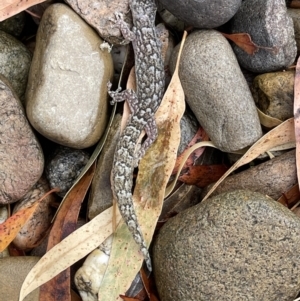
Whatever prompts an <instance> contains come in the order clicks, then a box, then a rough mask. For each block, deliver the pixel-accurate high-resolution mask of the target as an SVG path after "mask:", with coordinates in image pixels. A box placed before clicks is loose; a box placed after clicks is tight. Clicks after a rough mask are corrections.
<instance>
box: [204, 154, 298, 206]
mask: <svg viewBox="0 0 300 301" xmlns="http://www.w3.org/2000/svg"><path fill="white" fill-rule="evenodd" d="M296 183H297V170H296V155H295V150H291V151H289V152H286V153H284V154H282V155H281V156H278V157H276V158H274V159H272V160H268V161H266V162H264V163H261V164H259V165H256V166H253V167H251V168H248V169H246V170H245V171H241V172H239V173H237V174H233V175H230V176H229V177H228V178H226V179H225V180H224V181H223V182H222V183H221V184H220V185H219V186H218V187H217V189H216V190H215V192H214V193H213V194H212V195H217V194H220V193H224V192H228V191H233V190H237V189H249V190H251V191H255V192H260V193H262V194H264V195H268V196H269V197H271V198H273V199H274V200H277V199H278V198H280V197H281V196H282V194H283V193H285V192H286V191H288V190H289V189H290V188H291V187H293V186H294V185H295V184H296ZM212 186H213V184H211V185H209V186H208V187H207V188H205V189H204V190H203V191H202V197H204V196H205V195H206V194H207V192H208V191H209V189H210V188H211V187H212Z"/></svg>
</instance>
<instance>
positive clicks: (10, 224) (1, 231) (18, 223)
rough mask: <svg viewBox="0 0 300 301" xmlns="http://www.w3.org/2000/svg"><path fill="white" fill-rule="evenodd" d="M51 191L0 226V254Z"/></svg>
mask: <svg viewBox="0 0 300 301" xmlns="http://www.w3.org/2000/svg"><path fill="white" fill-rule="evenodd" d="M53 191H54V190H51V191H49V192H48V193H46V194H45V195H44V196H43V197H42V198H40V199H39V200H38V201H37V202H35V203H34V204H33V205H32V206H31V207H27V208H24V209H22V210H19V211H18V212H16V213H15V214H14V215H12V216H11V217H10V218H8V219H7V220H6V221H5V222H4V223H2V224H0V252H2V251H3V250H4V249H5V248H6V247H7V246H8V245H9V244H10V243H11V242H12V241H13V239H14V238H15V237H16V235H17V234H18V233H19V231H20V230H21V228H22V227H23V226H24V225H25V224H26V222H27V221H28V220H29V219H30V218H31V216H32V214H33V213H34V212H35V209H36V207H37V206H38V204H39V202H41V201H42V200H43V199H44V198H45V197H46V196H47V195H48V194H49V193H52V192H53Z"/></svg>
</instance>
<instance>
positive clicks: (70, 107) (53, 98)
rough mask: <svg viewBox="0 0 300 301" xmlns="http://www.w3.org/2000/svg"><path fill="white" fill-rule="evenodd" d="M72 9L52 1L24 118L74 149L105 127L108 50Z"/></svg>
mask: <svg viewBox="0 0 300 301" xmlns="http://www.w3.org/2000/svg"><path fill="white" fill-rule="evenodd" d="M101 43H102V40H101V39H100V38H99V36H98V35H97V34H96V33H95V31H94V30H93V29H92V28H90V27H89V26H88V25H87V24H86V23H85V22H84V21H83V20H82V19H81V18H80V17H79V16H78V15H77V14H76V13H75V12H74V11H73V10H72V9H70V8H69V7H68V6H66V5H64V4H54V5H51V6H50V7H49V8H48V9H47V10H46V11H45V13H44V15H43V17H42V20H41V23H40V26H39V30H38V33H37V41H36V48H35V52H34V56H33V60H32V65H31V69H30V74H29V79H28V86H27V92H26V111H27V116H28V119H29V121H30V122H31V124H32V125H33V127H34V128H35V129H36V130H37V131H38V132H40V133H41V134H42V135H43V136H45V137H46V138H48V139H50V140H52V141H54V142H56V143H59V144H62V145H65V146H68V147H72V148H77V149H82V148H87V147H89V146H91V145H93V144H95V143H96V142H97V141H98V140H99V138H100V137H101V135H102V133H103V132H104V130H105V127H106V121H107V106H108V94H107V87H106V85H107V82H108V81H109V80H110V79H111V77H112V74H113V65H112V58H111V54H110V53H108V52H107V50H103V51H102V50H101V49H100V48H99V46H100V44H101Z"/></svg>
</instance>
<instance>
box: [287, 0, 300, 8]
mask: <svg viewBox="0 0 300 301" xmlns="http://www.w3.org/2000/svg"><path fill="white" fill-rule="evenodd" d="M287 4H288V7H292V8H300V1H299V0H293V1H291V2H288V3H287Z"/></svg>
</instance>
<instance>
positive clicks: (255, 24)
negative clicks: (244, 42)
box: [231, 0, 297, 73]
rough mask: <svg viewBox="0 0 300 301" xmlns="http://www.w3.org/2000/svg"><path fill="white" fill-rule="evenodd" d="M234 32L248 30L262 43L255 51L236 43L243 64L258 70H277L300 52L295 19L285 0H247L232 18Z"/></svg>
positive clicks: (252, 37) (238, 55) (285, 65)
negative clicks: (296, 38)
mask: <svg viewBox="0 0 300 301" xmlns="http://www.w3.org/2000/svg"><path fill="white" fill-rule="evenodd" d="M231 26H232V29H231V31H232V33H248V34H249V35H250V36H251V39H252V40H253V42H254V43H255V44H256V45H258V46H262V47H268V48H270V49H265V48H259V50H258V51H257V52H256V53H254V54H253V55H251V54H247V53H246V52H245V51H244V50H242V49H241V48H239V47H238V46H237V45H233V49H234V52H235V54H236V56H237V59H238V61H239V63H240V64H241V66H243V67H244V68H246V69H248V70H250V71H253V72H257V73H263V72H270V71H277V70H279V69H282V68H286V67H288V66H290V65H291V64H292V63H293V62H294V60H295V58H296V54H297V47H296V41H295V36H294V28H293V22H292V19H291V18H290V17H289V16H288V14H287V8H286V4H285V1H284V0H247V1H244V2H243V3H242V5H241V7H240V9H239V10H238V12H237V13H236V15H235V16H234V18H233V19H232V24H231Z"/></svg>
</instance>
